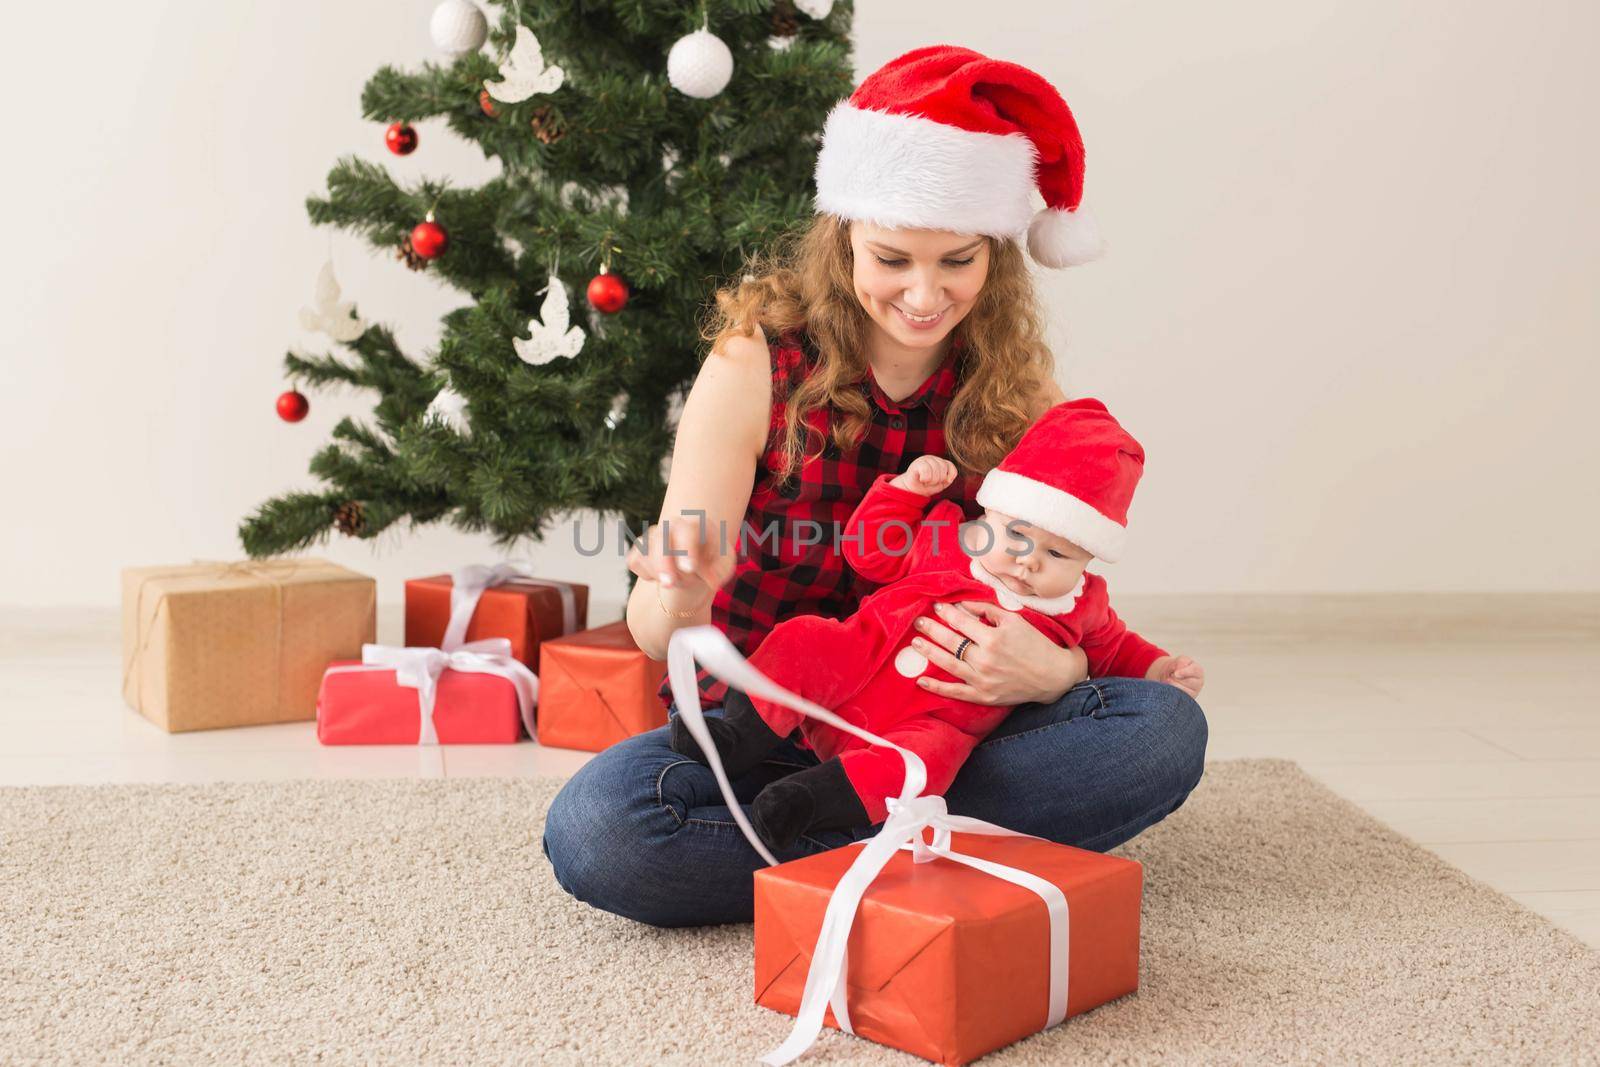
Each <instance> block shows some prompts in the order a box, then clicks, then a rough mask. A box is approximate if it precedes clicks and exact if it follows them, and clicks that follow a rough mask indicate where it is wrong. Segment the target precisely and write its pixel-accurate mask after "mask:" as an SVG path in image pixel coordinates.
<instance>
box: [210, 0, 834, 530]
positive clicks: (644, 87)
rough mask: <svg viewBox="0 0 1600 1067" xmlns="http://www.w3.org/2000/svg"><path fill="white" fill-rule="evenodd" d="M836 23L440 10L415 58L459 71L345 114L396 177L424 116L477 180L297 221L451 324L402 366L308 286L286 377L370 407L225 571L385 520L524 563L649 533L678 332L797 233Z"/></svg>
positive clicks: (295, 414) (619, 2)
mask: <svg viewBox="0 0 1600 1067" xmlns="http://www.w3.org/2000/svg"><path fill="white" fill-rule="evenodd" d="M851 6H852V5H851V4H850V3H848V2H844V3H839V4H838V5H837V6H835V5H834V4H832V3H831V2H830V0H799V3H798V7H799V10H798V11H797V10H796V4H795V3H793V2H791V0H776V2H775V3H774V0H709V2H707V3H705V4H702V5H698V6H696V5H690V4H685V3H683V2H681V0H613V2H592V0H591V2H585V3H575V2H571V0H537V2H536V0H528V2H526V3H524V4H515V3H513V4H504V5H501V7H500V9H499V11H498V12H497V15H498V18H497V23H496V25H495V26H494V27H493V29H492V30H491V29H490V28H489V27H488V26H487V24H486V21H485V19H484V18H483V15H482V14H481V12H480V10H479V9H478V8H477V7H475V6H474V5H473V4H471V3H469V2H468V0H445V2H444V3H443V4H441V5H440V8H439V10H438V11H436V12H435V15H434V19H433V23H432V30H433V33H434V38H435V41H436V42H437V43H438V44H440V46H441V47H443V48H446V49H449V50H453V51H458V52H459V54H458V55H457V56H456V57H455V58H454V59H453V60H452V61H450V62H448V63H433V62H425V63H423V64H421V67H420V69H417V70H414V71H404V70H399V69H395V68H392V67H385V68H383V69H382V70H379V71H378V72H377V73H376V74H375V75H373V77H372V78H371V79H370V80H369V81H368V82H367V84H366V87H365V89H364V90H363V92H362V97H361V106H362V112H363V114H364V115H365V117H366V118H368V119H372V120H374V121H375V122H381V123H390V124H391V125H390V127H389V131H388V135H387V140H388V144H389V147H390V150H391V151H394V152H397V153H402V154H404V153H407V152H410V151H411V150H413V149H414V148H415V147H416V144H417V137H416V134H415V132H414V131H413V130H412V128H411V126H410V123H412V122H416V121H418V120H421V119H425V118H431V117H435V116H443V117H444V118H445V119H446V120H447V122H448V123H449V126H450V129H451V130H453V131H454V132H455V133H457V134H459V135H460V136H462V137H466V138H470V139H471V140H473V141H475V142H477V143H478V144H479V145H480V146H481V148H482V150H483V152H484V153H485V154H486V155H487V156H491V157H495V158H497V159H498V160H499V161H500V164H501V168H502V170H501V173H500V175H499V176H498V177H496V178H494V179H493V180H491V181H489V182H487V183H486V184H484V185H481V186H479V187H477V188H471V189H457V188H452V187H451V186H450V184H449V182H448V180H447V179H446V178H442V177H441V178H429V179H427V180H423V181H421V182H420V183H418V184H417V185H416V186H415V187H412V188H406V187H402V186H401V185H400V184H398V183H397V182H396V181H395V180H394V179H393V178H392V177H391V176H390V175H389V173H388V172H387V171H386V170H385V169H384V168H383V167H382V166H379V165H377V164H375V163H372V162H369V161H366V160H363V159H360V158H356V157H354V156H351V157H346V158H342V159H340V160H339V161H338V162H337V164H336V165H335V166H334V168H333V170H332V172H331V173H330V174H329V175H328V189H327V193H326V195H325V196H313V197H311V198H309V199H308V200H307V204H306V206H307V209H308V212H309V214H310V216H311V220H312V222H313V223H315V224H317V225H325V226H338V227H340V228H342V229H345V230H348V231H351V232H354V233H357V234H360V235H362V236H363V237H364V238H365V239H366V240H367V241H368V242H369V243H370V244H371V245H372V247H373V248H374V249H376V250H378V251H380V252H383V253H385V254H387V255H393V256H398V257H399V259H401V260H403V261H404V263H405V264H406V265H407V266H410V267H412V268H413V269H421V270H426V271H427V272H428V273H430V274H432V275H434V276H435V277H436V278H437V279H438V280H439V281H440V282H441V283H446V284H449V285H453V286H456V287H458V288H460V289H462V290H464V291H465V292H466V293H467V294H469V295H470V296H471V298H472V300H473V301H474V303H473V304H472V305H471V306H468V307H464V308H460V309H458V310H456V311H452V312H451V313H450V314H449V315H447V316H445V318H444V320H443V324H442V326H443V328H442V335H441V338H440V341H439V343H438V346H437V349H436V350H434V351H432V352H428V353H423V354H422V355H421V356H420V357H419V358H414V357H413V356H411V355H408V354H406V353H404V352H402V351H401V350H400V347H399V346H398V345H397V344H396V341H395V337H394V334H393V333H392V332H391V331H390V330H388V329H386V328H385V327H384V326H382V325H380V324H361V323H360V320H359V319H357V318H356V316H355V313H354V309H353V308H352V307H350V306H349V305H335V303H334V302H335V301H336V300H337V296H338V294H337V288H336V284H335V283H333V281H332V277H331V274H330V275H328V276H327V277H326V278H325V286H326V287H325V289H324V292H323V294H322V295H323V296H324V297H325V302H324V303H323V305H322V307H323V309H324V311H325V312H327V313H326V314H324V315H323V317H322V318H321V319H319V320H317V321H320V322H322V323H323V324H324V325H323V326H322V327H321V328H323V329H324V331H325V332H326V333H327V334H328V335H329V337H330V338H332V339H334V340H335V341H336V342H337V344H338V347H337V348H335V349H334V350H333V351H332V352H330V353H328V354H325V355H318V356H306V355H299V354H295V353H292V352H291V353H290V354H289V355H288V356H287V357H286V360H285V366H286V368H287V371H288V376H289V378H290V379H291V381H293V382H295V383H297V384H300V383H303V384H306V385H309V386H357V387H361V388H364V389H369V390H371V391H372V392H373V393H375V394H376V403H375V405H374V407H373V411H372V417H371V419H370V421H363V420H358V419H348V418H347V419H344V420H342V421H341V422H340V423H339V424H338V425H337V426H336V427H335V428H334V430H333V438H334V440H333V442H332V443H331V444H329V445H328V446H327V447H325V448H324V449H322V450H321V451H320V452H318V453H317V454H316V456H315V457H314V458H313V459H312V461H311V472H312V474H314V475H316V476H317V478H318V479H320V480H321V482H322V483H323V487H322V488H321V489H320V490H317V491H301V492H290V493H286V494H284V495H282V496H279V497H276V498H274V499H272V500H269V501H267V502H266V503H264V504H263V505H261V507H260V508H259V509H258V510H257V511H256V512H255V514H254V515H252V516H250V517H249V518H248V519H246V520H245V521H244V522H243V524H242V525H241V527H240V539H241V540H242V541H243V543H244V547H245V550H246V551H247V552H248V553H249V554H250V555H251V556H264V555H270V554H273V553H278V552H284V551H290V550H295V549H301V548H305V547H307V546H309V545H312V544H314V543H317V542H319V541H321V540H322V539H323V538H325V537H327V536H328V535H329V533H330V531H331V530H334V529H337V530H339V531H340V532H341V533H343V534H345V535H347V536H353V537H363V538H372V537H376V536H378V535H379V534H380V533H382V532H383V531H385V530H388V529H390V528H391V527H394V526H395V525H396V524H397V523H401V522H402V520H404V521H405V522H406V523H407V524H409V526H408V527H401V528H402V529H405V528H410V527H415V526H416V525H420V524H425V523H432V522H437V521H441V520H446V521H449V522H451V523H453V524H455V525H456V526H458V527H460V528H462V529H466V530H472V531H486V532H489V533H491V534H492V535H493V537H494V540H495V543H496V544H497V545H501V546H509V545H511V544H512V543H513V542H515V541H517V540H518V539H521V538H524V537H531V538H534V539H541V538H542V537H543V536H544V533H545V530H546V527H547V525H548V524H549V523H550V522H551V521H553V520H554V518H555V517H556V516H557V515H559V514H561V513H563V512H568V511H576V510H583V509H588V510H594V511H596V512H599V513H600V514H601V517H602V518H603V519H604V518H608V517H609V518H613V519H620V520H622V521H623V522H625V523H626V524H627V526H628V528H629V529H630V530H632V531H637V530H639V529H641V528H642V527H643V525H645V524H646V523H649V522H653V521H654V520H655V518H656V517H657V515H658V513H659V509H660V503H661V498H662V495H663V492H664V489H665V486H664V483H663V482H662V479H661V465H662V459H663V457H664V456H665V454H666V452H667V449H668V448H669V447H670V444H671V439H672V430H673V427H672V426H671V424H670V412H671V406H672V405H671V401H672V399H673V397H674V395H675V394H676V395H678V396H681V394H682V390H684V389H685V388H686V387H687V385H688V384H689V383H690V382H692V380H693V378H694V375H695V373H696V371H697V369H698V366H699V363H700V360H701V359H702V358H703V355H704V352H703V348H704V340H705V339H704V338H703V337H702V336H701V334H700V328H699V323H700V316H701V311H702V309H703V308H704V307H705V305H707V304H708V303H709V302H710V301H711V298H712V295H713V293H714V291H715V288H716V287H717V286H718V285H719V284H724V283H726V282H727V281H730V280H732V279H733V278H734V276H735V275H737V274H738V273H739V272H740V271H742V269H743V265H744V264H745V262H746V261H747V259H748V257H749V255H750V254H751V253H754V252H756V251H758V250H761V249H763V248H765V247H766V246H768V245H770V244H771V243H772V242H774V241H775V240H777V239H779V238H780V237H781V236H782V235H784V234H785V233H786V232H788V231H790V230H792V229H794V228H795V227H796V226H797V225H799V224H800V223H801V222H803V221H805V220H809V218H810V217H811V213H812V204H811V197H812V194H813V191H814V188H813V184H812V171H813V167H814V165H815V158H816V147H817V141H818V137H819V134H820V131H821V129H822V125H823V122H824V120H825V119H826V117H827V113H828V110H829V108H830V107H831V106H832V105H833V104H834V103H836V102H837V101H838V100H839V99H840V98H841V97H843V96H845V95H847V94H848V93H849V92H850V88H851V77H852V73H851V63H850V45H849V39H848V28H849V25H850V15H851ZM486 38H487V44H488V46H489V47H488V48H487V49H483V48H482V45H483V44H484V43H485V39H486ZM491 53H492V54H491ZM397 266H398V264H397ZM569 294H570V301H569V299H568V298H569ZM564 304H569V307H568V308H567V309H565V313H564V308H563V305H564ZM568 315H570V321H568ZM357 331H359V333H358V332H357ZM345 338H350V339H348V340H345ZM305 408H306V404H305V401H304V398H303V397H301V396H300V395H299V394H298V392H291V393H286V394H285V395H284V397H283V398H280V403H279V412H280V414H282V415H283V417H284V418H286V419H291V420H294V419H298V418H299V417H301V416H303V415H304V413H305Z"/></svg>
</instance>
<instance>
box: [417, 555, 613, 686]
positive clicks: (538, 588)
mask: <svg viewBox="0 0 1600 1067" xmlns="http://www.w3.org/2000/svg"><path fill="white" fill-rule="evenodd" d="M558 584H559V585H565V586H567V587H568V589H569V590H570V592H571V593H572V598H573V602H574V608H575V619H574V625H573V629H574V631H578V630H582V629H583V628H584V627H585V626H587V625H588V621H589V587H588V586H587V585H583V584H581V583H579V582H562V583H558ZM452 589H453V583H452V581H451V578H450V575H448V574H438V575H434V576H433V577H431V578H413V579H411V580H410V581H408V582H406V644H407V645H411V646H428V647H430V648H438V647H441V646H442V645H443V643H444V635H445V631H446V630H447V629H448V628H449V626H450V594H451V591H452ZM563 615H564V608H563V604H562V596H561V590H560V589H559V588H557V585H556V584H551V585H545V584H541V583H536V582H534V581H532V580H530V579H527V578H521V577H518V578H512V579H511V580H510V581H508V582H506V583H505V584H503V585H491V586H490V587H489V588H487V589H485V590H484V591H483V594H482V596H481V597H480V598H479V600H478V606H477V610H476V611H474V612H473V613H472V621H471V622H470V623H468V625H467V631H466V637H465V638H464V639H463V640H466V641H479V640H482V639H484V638H487V637H504V638H507V639H509V640H510V641H511V656H512V658H513V659H518V660H521V661H522V662H523V663H525V664H527V665H528V666H529V667H531V668H532V669H534V670H535V671H537V670H538V669H539V646H540V644H541V643H542V642H544V641H548V640H550V639H551V638H552V637H559V636H561V635H562V634H563V633H564V632H566V630H565V627H564V620H563Z"/></svg>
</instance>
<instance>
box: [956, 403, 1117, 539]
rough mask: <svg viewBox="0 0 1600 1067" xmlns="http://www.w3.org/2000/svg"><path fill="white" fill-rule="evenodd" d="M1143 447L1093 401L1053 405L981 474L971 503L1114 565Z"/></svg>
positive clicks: (1099, 404) (1104, 408) (1102, 405)
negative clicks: (1038, 529) (1053, 535)
mask: <svg viewBox="0 0 1600 1067" xmlns="http://www.w3.org/2000/svg"><path fill="white" fill-rule="evenodd" d="M1143 472H1144V449H1143V448H1141V447H1140V445H1139V442H1138V441H1135V440H1134V439H1133V437H1132V435H1130V434H1129V433H1128V431H1127V430H1124V429H1123V428H1122V426H1121V424H1120V423H1118V422H1117V420H1116V419H1114V418H1112V416H1111V412H1109V411H1107V410H1106V406H1105V405H1104V404H1102V403H1100V401H1098V400H1093V399H1090V398H1088V397H1085V398H1083V399H1080V400H1068V401H1066V402H1064V403H1060V404H1057V405H1056V406H1055V407H1053V408H1051V409H1050V410H1049V411H1047V412H1045V413H1044V414H1043V415H1041V416H1039V420H1038V421H1037V422H1035V423H1034V424H1033V425H1032V426H1030V427H1028V430H1027V432H1026V433H1024V434H1023V435H1022V440H1021V441H1019V442H1017V447H1016V448H1013V449H1012V450H1011V453H1010V454H1009V455H1008V456H1006V458H1005V459H1003V460H1001V461H1000V465H999V466H998V467H996V468H994V469H993V470H991V471H990V472H989V473H988V474H986V475H985V476H984V479H983V484H982V485H980V486H979V487H978V498H977V499H978V504H979V505H980V506H982V507H986V508H993V509H994V510H996V511H998V512H1000V513H1001V514H1002V515H1008V516H1010V517H1011V518H1013V519H1021V520H1022V521H1023V522H1026V523H1031V524H1032V525H1034V526H1037V527H1039V528H1040V529H1042V530H1048V531H1050V532H1051V533H1053V534H1056V535H1057V536H1060V537H1065V538H1066V539H1067V540H1068V541H1071V542H1072V543H1073V544H1075V545H1077V546H1079V547H1080V548H1084V549H1087V550H1088V551H1089V552H1091V553H1093V554H1094V556H1095V557H1096V558H1098V559H1103V560H1105V561H1106V562H1107V563H1115V562H1116V561H1117V560H1118V559H1119V558H1121V556H1122V549H1123V547H1124V546H1125V545H1126V543H1127V540H1128V505H1130V504H1132V503H1133V490H1134V487H1135V486H1137V485H1138V484H1139V475H1140V474H1142V473H1143Z"/></svg>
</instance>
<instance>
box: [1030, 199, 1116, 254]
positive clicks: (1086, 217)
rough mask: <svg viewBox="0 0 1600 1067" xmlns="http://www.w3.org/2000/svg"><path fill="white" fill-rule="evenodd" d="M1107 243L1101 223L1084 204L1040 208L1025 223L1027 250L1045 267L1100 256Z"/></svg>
mask: <svg viewBox="0 0 1600 1067" xmlns="http://www.w3.org/2000/svg"><path fill="white" fill-rule="evenodd" d="M1105 250H1106V243H1105V241H1103V240H1102V239H1101V237H1100V225H1099V224H1098V223H1097V222H1095V220H1094V216H1093V215H1091V214H1089V213H1088V212H1087V211H1085V210H1084V209H1083V208H1081V207H1080V208H1079V209H1078V210H1076V211H1059V210H1057V209H1055V208H1053V207H1047V208H1043V209H1041V210H1040V211H1039V213H1038V214H1036V215H1034V216H1033V222H1032V224H1031V225H1029V226H1028V254H1029V255H1031V256H1032V257H1033V258H1034V259H1035V260H1037V261H1038V262H1040V263H1043V264H1044V265H1045V266H1047V267H1076V266H1078V265H1080V264H1083V263H1090V262H1093V261H1094V260H1096V259H1099V258H1100V257H1101V255H1103V254H1104V253H1105Z"/></svg>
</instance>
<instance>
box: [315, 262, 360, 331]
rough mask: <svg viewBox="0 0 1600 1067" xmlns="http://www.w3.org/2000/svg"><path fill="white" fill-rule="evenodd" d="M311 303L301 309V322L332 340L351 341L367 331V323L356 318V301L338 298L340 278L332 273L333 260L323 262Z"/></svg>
mask: <svg viewBox="0 0 1600 1067" xmlns="http://www.w3.org/2000/svg"><path fill="white" fill-rule="evenodd" d="M311 299H312V306H311V307H303V308H301V309H300V325H301V326H303V327H305V328H306V329H308V330H320V331H321V332H323V333H325V334H327V335H328V336H329V337H331V338H333V339H334V340H335V341H345V342H348V341H354V340H355V339H356V338H357V337H360V336H361V335H362V334H363V333H364V332H366V329H367V326H366V323H364V322H362V321H361V320H360V319H358V318H356V312H355V305H354V304H353V303H351V302H349V301H348V300H347V301H345V302H344V303H340V302H339V282H338V281H337V280H336V279H335V278H334V276H333V260H331V259H330V260H328V262H326V263H324V264H323V265H322V272H321V273H320V274H318V275H317V288H316V291H315V292H314V293H313V294H312V298H311Z"/></svg>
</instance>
